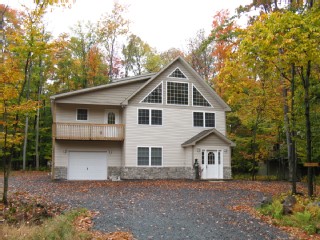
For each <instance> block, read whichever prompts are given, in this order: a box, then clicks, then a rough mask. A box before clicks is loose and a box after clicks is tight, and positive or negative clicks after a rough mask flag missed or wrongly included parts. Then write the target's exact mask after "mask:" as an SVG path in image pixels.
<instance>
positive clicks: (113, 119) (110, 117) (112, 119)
mask: <svg viewBox="0 0 320 240" xmlns="http://www.w3.org/2000/svg"><path fill="white" fill-rule="evenodd" d="M108 124H116V114H115V113H114V112H108Z"/></svg>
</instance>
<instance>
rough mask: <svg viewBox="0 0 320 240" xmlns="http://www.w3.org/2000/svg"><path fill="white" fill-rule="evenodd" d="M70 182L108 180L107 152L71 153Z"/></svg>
mask: <svg viewBox="0 0 320 240" xmlns="http://www.w3.org/2000/svg"><path fill="white" fill-rule="evenodd" d="M68 179H69V180H106V179H107V153H106V152H70V153H69V166H68Z"/></svg>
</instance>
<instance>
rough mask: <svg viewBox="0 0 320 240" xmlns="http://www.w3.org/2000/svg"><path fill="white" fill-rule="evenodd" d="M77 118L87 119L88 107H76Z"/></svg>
mask: <svg viewBox="0 0 320 240" xmlns="http://www.w3.org/2000/svg"><path fill="white" fill-rule="evenodd" d="M77 120H78V121H87V120H88V109H77Z"/></svg>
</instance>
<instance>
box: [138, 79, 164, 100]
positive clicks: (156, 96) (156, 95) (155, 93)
mask: <svg viewBox="0 0 320 240" xmlns="http://www.w3.org/2000/svg"><path fill="white" fill-rule="evenodd" d="M142 102H144V103H162V83H160V84H159V85H158V86H157V87H156V88H155V89H153V90H152V92H151V93H149V94H148V96H146V97H145V98H144V99H143V100H142Z"/></svg>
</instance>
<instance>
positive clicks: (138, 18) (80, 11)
mask: <svg viewBox="0 0 320 240" xmlns="http://www.w3.org/2000/svg"><path fill="white" fill-rule="evenodd" d="M251 1H252V0H119V1H118V2H119V3H121V4H123V5H127V6H128V13H127V18H128V19H129V20H130V21H131V25H130V31H131V32H132V33H134V34H135V35H138V36H139V37H140V38H141V39H142V40H143V41H145V42H147V43H148V44H149V45H150V46H151V47H154V48H156V49H157V50H159V51H165V50H168V49H169V48H172V47H173V48H179V49H181V50H186V43H187V40H188V39H189V38H192V37H194V36H195V34H196V32H197V31H198V30H200V29H205V31H206V33H209V32H210V30H211V23H212V19H213V16H214V15H215V13H216V12H217V11H220V10H221V9H229V11H230V13H231V14H233V13H234V10H235V8H237V7H238V6H239V5H240V4H242V5H245V4H248V3H250V2H251ZM31 2H33V0H1V3H4V4H8V5H9V6H12V7H18V6H19V5H20V4H30V3H31ZM112 6H113V0H76V1H75V3H74V4H73V6H72V7H71V9H61V8H60V9H57V10H54V11H53V12H52V13H50V14H49V17H48V18H47V19H48V29H49V31H51V32H53V34H54V35H58V34H59V33H61V32H68V31H69V28H70V27H71V26H73V25H74V24H75V23H76V22H77V21H79V20H84V21H87V20H91V21H93V22H96V21H97V20H99V18H100V16H101V15H102V14H103V13H105V12H111V9H112Z"/></svg>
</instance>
